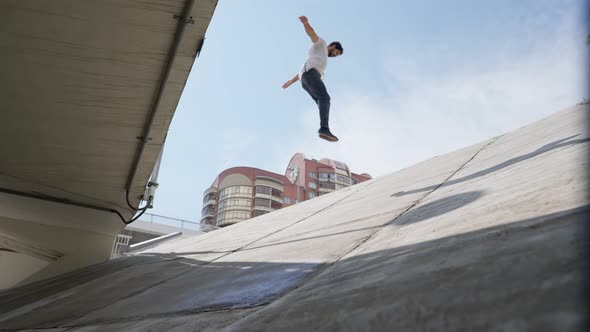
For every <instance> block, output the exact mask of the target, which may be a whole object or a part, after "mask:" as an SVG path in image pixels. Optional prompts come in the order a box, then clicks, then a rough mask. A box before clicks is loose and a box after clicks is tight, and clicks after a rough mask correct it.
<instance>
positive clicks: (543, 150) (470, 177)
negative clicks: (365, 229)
mask: <svg viewBox="0 0 590 332" xmlns="http://www.w3.org/2000/svg"><path fill="white" fill-rule="evenodd" d="M576 136H579V134H578V135H573V136H570V137H566V138H563V139H560V140H557V141H555V142H553V143H549V144H546V145H544V146H542V147H540V148H538V149H537V150H535V151H532V152H529V153H527V154H524V155H522V156H519V157H515V158H512V159H509V160H506V161H504V162H502V163H500V164H498V165H495V166H492V167H488V168H486V169H483V170H481V171H478V172H475V173H473V174H470V175H467V176H464V177H462V178H458V179H454V180H449V181H447V182H445V183H444V186H445V187H446V186H452V185H455V184H458V183H462V182H465V181H470V180H473V179H475V178H478V177H481V176H485V175H488V174H490V173H493V172H495V171H498V170H501V169H503V168H506V167H509V166H512V165H514V164H518V163H520V162H523V161H525V160H527V159H530V158H533V157H536V156H538V155H541V154H543V153H546V152H549V151H551V150H555V149H558V148H563V147H566V146H571V145H575V144H581V143H586V142H590V138H583V139H576V140H571V139H572V138H574V137H576ZM439 185H440V184H436V185H432V186H428V187H423V188H418V189H412V190H408V191H403V190H402V191H400V192H397V193H395V194H392V195H391V196H392V197H393V196H397V197H399V196H404V195H411V194H416V193H419V192H425V191H431V190H434V189H436V188H437V187H438V186H439Z"/></svg>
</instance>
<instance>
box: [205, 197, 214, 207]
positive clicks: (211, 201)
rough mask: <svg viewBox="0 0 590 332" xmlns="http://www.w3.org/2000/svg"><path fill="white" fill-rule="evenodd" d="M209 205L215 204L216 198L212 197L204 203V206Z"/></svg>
mask: <svg viewBox="0 0 590 332" xmlns="http://www.w3.org/2000/svg"><path fill="white" fill-rule="evenodd" d="M209 205H215V200H214V199H210V200H208V201H207V202H205V203H204V204H203V207H206V206H209Z"/></svg>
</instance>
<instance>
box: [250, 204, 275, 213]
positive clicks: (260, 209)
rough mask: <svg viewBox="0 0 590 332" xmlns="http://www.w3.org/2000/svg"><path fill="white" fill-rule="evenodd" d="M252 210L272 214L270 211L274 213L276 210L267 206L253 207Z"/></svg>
mask: <svg viewBox="0 0 590 332" xmlns="http://www.w3.org/2000/svg"><path fill="white" fill-rule="evenodd" d="M254 210H258V211H265V212H272V211H274V210H276V209H273V208H271V207H268V206H260V205H256V206H254Z"/></svg>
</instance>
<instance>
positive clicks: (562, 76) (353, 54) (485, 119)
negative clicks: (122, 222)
mask: <svg viewBox="0 0 590 332" xmlns="http://www.w3.org/2000/svg"><path fill="white" fill-rule="evenodd" d="M583 6H584V1H583V0H562V1H560V0H551V1H545V0H519V1H512V0H510V1H508V0H494V1H483V0H482V1H473V0H471V1H467V0H453V1H451V0H447V1H435V0H430V1H425V0H417V1H409V0H408V1H392V0H382V1H381V0H379V1H378V0H367V1H350V0H337V1H336V0H334V1H333V0H322V1H317V0H313V1H312V0H297V1H276V0H240V1H230V0H225V1H224V0H220V1H219V4H218V6H217V9H216V11H215V13H214V16H213V19H212V21H211V23H210V26H209V29H208V31H207V35H206V41H205V44H204V47H203V50H202V52H201V55H200V57H199V58H198V59H197V60H196V61H195V64H194V66H193V69H192V72H191V74H190V77H189V80H188V82H187V85H186V87H185V89H184V92H183V95H182V98H181V100H180V103H179V106H178V108H177V110H176V114H175V116H174V119H173V121H172V124H171V126H170V130H169V133H168V138H167V142H166V148H165V152H164V158H163V161H162V166H161V169H160V177H159V183H160V187H159V189H158V192H157V194H156V199H155V207H154V209H153V210H151V211H149V212H151V213H155V214H162V215H166V216H170V217H175V218H182V219H187V220H194V221H198V220H199V219H200V211H201V207H202V202H201V201H202V192H203V191H204V190H205V189H207V188H208V187H209V186H210V185H211V183H212V181H213V180H214V179H215V177H216V176H217V175H218V174H219V173H220V172H221V171H223V170H224V169H226V168H229V167H234V166H251V167H258V168H262V169H266V170H269V171H273V172H276V173H281V174H282V173H284V169H285V167H286V166H287V162H288V161H289V159H290V158H291V156H292V155H293V154H294V153H296V152H303V153H305V154H306V156H307V157H313V158H324V157H325V158H332V159H336V160H341V161H344V162H346V163H347V164H348V165H349V166H350V167H351V169H352V171H354V172H357V173H363V172H367V173H370V174H371V175H373V176H380V175H385V174H388V173H391V172H394V171H395V170H398V169H400V168H403V167H407V166H411V165H412V164H415V163H417V162H420V161H422V160H425V159H428V158H430V157H433V156H435V155H440V154H443V153H445V152H450V151H453V150H455V149H458V148H461V147H464V146H468V145H471V144H474V143H477V142H480V141H482V140H485V139H488V138H491V137H494V136H497V135H500V134H503V133H505V132H507V131H510V130H513V129H516V128H518V127H521V126H523V125H526V124H528V123H530V122H532V121H535V120H537V119H540V118H543V117H545V116H547V115H549V114H551V113H554V112H556V111H558V110H561V109H563V108H566V107H569V106H572V105H574V104H575V103H578V102H580V101H582V99H583V98H584V97H589V96H585V95H584V89H583V88H584V86H585V84H584V83H585V82H584V79H585V78H584V74H586V73H585V71H586V70H585V69H586V65H585V63H584V60H583V59H586V58H588V49H589V47H588V46H587V45H586V44H585V41H586V35H587V33H588V32H589V29H588V26H587V25H585V23H584V18H583V16H582V13H583V12H584V10H583ZM300 15H306V16H307V17H308V18H309V22H310V24H311V25H312V26H313V27H314V29H315V30H316V32H317V34H318V35H319V36H320V37H322V38H324V39H326V41H328V42H330V41H333V40H339V41H340V42H341V43H342V45H343V47H344V54H343V56H342V57H339V58H336V59H330V60H329V64H328V68H327V72H326V76H325V83H326V86H327V88H328V91H329V93H330V95H331V97H332V107H331V112H330V125H331V128H332V131H333V132H334V133H335V134H336V135H337V136H339V138H340V142H338V143H335V144H334V143H328V142H325V141H323V140H320V139H319V138H318V137H317V134H316V131H317V129H318V127H319V115H318V111H317V108H316V107H315V104H314V103H313V101H312V100H311V98H310V97H309V96H308V95H307V94H306V93H305V91H304V90H303V89H302V88H301V86H300V84H299V83H296V84H294V85H292V86H291V87H290V88H289V89H287V90H283V89H282V88H281V85H282V84H283V83H284V82H285V81H286V80H288V79H289V78H291V77H292V76H293V75H294V74H295V73H297V71H298V70H299V68H300V66H301V64H302V63H303V62H304V61H305V56H306V54H307V50H308V48H309V46H310V40H309V38H308V37H307V35H306V34H305V32H304V29H303V27H302V25H301V23H300V22H299V20H298V17H299V16H300Z"/></svg>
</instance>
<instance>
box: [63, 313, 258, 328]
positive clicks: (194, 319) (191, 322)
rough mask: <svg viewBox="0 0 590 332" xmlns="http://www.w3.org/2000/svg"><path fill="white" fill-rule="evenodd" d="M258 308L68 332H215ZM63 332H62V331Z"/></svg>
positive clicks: (89, 326)
mask: <svg viewBox="0 0 590 332" xmlns="http://www.w3.org/2000/svg"><path fill="white" fill-rule="evenodd" d="M257 309H258V308H253V309H239V310H226V311H222V312H205V313H200V314H194V315H184V316H178V317H158V318H149V319H143V320H137V321H130V322H123V323H111V324H98V325H88V326H82V327H74V328H72V329H70V330H67V331H68V332H119V331H126V332H145V331H151V332H159V331H161V332H186V331H200V332H214V331H219V330H221V329H222V328H224V327H225V326H227V325H229V324H231V323H233V322H234V321H236V320H239V319H241V318H244V317H246V316H247V315H249V314H250V313H252V312H253V311H256V310H257ZM56 332H58V331H56ZM60 332H61V331H60Z"/></svg>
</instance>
